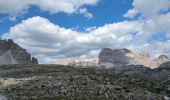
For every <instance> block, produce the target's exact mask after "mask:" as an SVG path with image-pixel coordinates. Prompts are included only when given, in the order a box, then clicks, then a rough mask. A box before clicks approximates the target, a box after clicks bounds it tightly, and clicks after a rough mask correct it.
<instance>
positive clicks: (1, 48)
mask: <svg viewBox="0 0 170 100" xmlns="http://www.w3.org/2000/svg"><path fill="white" fill-rule="evenodd" d="M0 64H38V60H37V58H35V57H31V54H30V53H27V51H26V50H25V49H23V48H21V47H20V46H19V45H18V44H16V43H15V42H14V41H13V40H12V39H8V40H0Z"/></svg>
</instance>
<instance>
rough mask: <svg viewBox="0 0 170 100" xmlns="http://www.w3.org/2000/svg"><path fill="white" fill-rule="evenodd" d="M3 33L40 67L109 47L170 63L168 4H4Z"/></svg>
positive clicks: (101, 0)
mask: <svg viewBox="0 0 170 100" xmlns="http://www.w3.org/2000/svg"><path fill="white" fill-rule="evenodd" d="M0 27H1V28H0V36H1V38H2V39H9V38H10V39H13V40H14V41H15V42H16V43H18V44H19V45H20V46H22V47H23V48H25V49H26V50H27V51H28V52H30V53H31V54H32V55H33V56H35V57H37V58H38V59H39V62H40V63H55V62H57V60H58V59H62V58H68V57H77V58H79V57H83V58H87V59H92V58H96V57H97V56H98V53H99V52H100V50H101V49H102V48H106V47H107V48H112V49H116V48H128V49H130V50H134V51H143V52H148V53H150V55H151V57H156V56H158V55H160V54H166V55H168V56H169V57H170V0H10V1H8V2H7V1H6V0H0Z"/></svg>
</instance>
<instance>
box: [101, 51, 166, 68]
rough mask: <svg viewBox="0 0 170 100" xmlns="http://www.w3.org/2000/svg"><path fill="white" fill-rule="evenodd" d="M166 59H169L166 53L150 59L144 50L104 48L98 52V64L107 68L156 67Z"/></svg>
mask: <svg viewBox="0 0 170 100" xmlns="http://www.w3.org/2000/svg"><path fill="white" fill-rule="evenodd" d="M167 61H169V59H168V57H167V56H166V55H160V56H159V57H158V58H156V59H151V58H150V56H149V54H148V53H146V52H133V51H130V50H128V49H126V48H124V49H114V50H112V49H110V48H104V49H102V50H101V52H100V53H99V62H98V64H99V65H100V66H105V67H108V68H110V67H113V66H125V65H143V66H146V67H149V68H157V67H159V65H161V64H162V63H164V62H167Z"/></svg>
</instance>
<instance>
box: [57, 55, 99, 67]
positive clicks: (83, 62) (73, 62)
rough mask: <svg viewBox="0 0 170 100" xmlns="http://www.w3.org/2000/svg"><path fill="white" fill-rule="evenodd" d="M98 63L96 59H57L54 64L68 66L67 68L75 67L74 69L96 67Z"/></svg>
mask: <svg viewBox="0 0 170 100" xmlns="http://www.w3.org/2000/svg"><path fill="white" fill-rule="evenodd" d="M97 63H98V60H97V59H86V58H74V57H71V58H64V59H59V60H58V61H57V62H56V64H59V65H69V66H76V67H78V66H79V67H80V66H81V67H87V66H88V67H90V66H96V65H97Z"/></svg>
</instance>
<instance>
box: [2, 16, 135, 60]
mask: <svg viewBox="0 0 170 100" xmlns="http://www.w3.org/2000/svg"><path fill="white" fill-rule="evenodd" d="M136 24H138V23H137V22H136V23H135V22H127V21H125V22H120V23H112V24H106V25H104V26H103V27H98V28H96V29H94V30H91V31H89V32H88V33H81V32H77V31H73V30H72V29H66V28H63V27H60V26H58V25H55V24H53V23H51V22H50V21H49V20H48V19H45V18H42V17H39V16H36V17H32V18H29V19H27V20H24V21H22V22H21V23H20V24H18V25H16V26H14V27H12V28H11V29H10V31H9V32H8V33H6V34H4V35H3V36H2V37H3V38H12V39H14V41H16V42H17V43H18V44H19V45H21V46H22V47H24V48H26V49H27V50H28V51H29V52H31V53H32V54H33V55H34V56H37V57H38V58H39V59H40V61H41V63H44V59H46V58H48V61H50V63H51V62H53V61H55V59H58V58H64V57H80V56H83V55H86V54H88V55H91V56H92V55H95V53H94V52H95V51H96V52H97V51H99V50H100V49H101V48H104V47H112V48H119V47H125V46H127V45H128V43H130V42H131V40H132V34H129V33H130V32H135V31H136V28H134V27H136V26H137V25H136Z"/></svg>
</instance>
